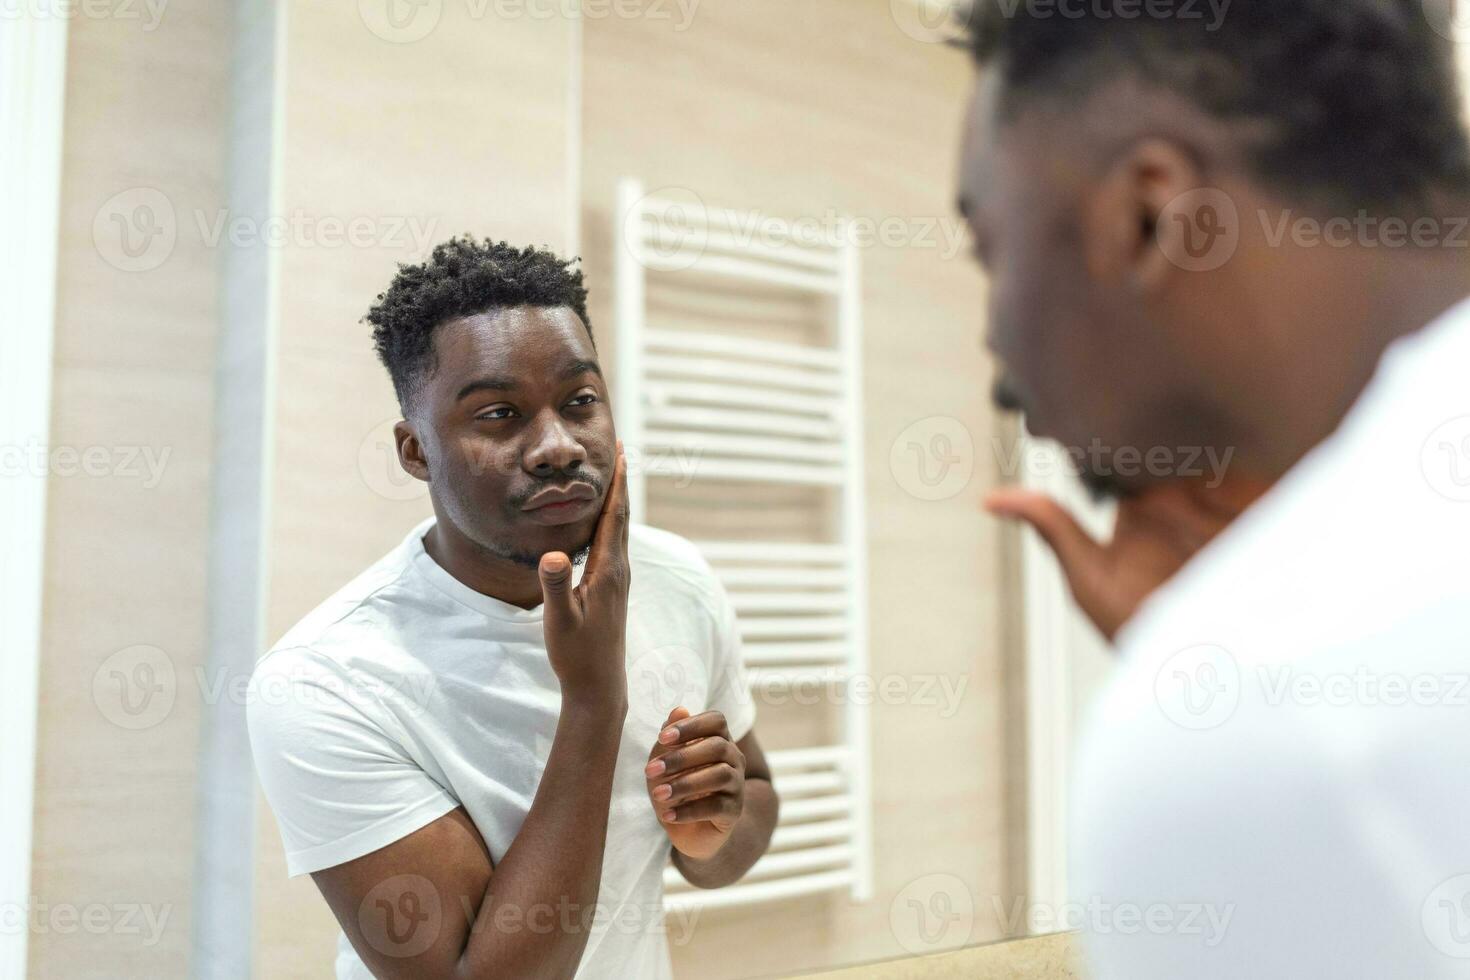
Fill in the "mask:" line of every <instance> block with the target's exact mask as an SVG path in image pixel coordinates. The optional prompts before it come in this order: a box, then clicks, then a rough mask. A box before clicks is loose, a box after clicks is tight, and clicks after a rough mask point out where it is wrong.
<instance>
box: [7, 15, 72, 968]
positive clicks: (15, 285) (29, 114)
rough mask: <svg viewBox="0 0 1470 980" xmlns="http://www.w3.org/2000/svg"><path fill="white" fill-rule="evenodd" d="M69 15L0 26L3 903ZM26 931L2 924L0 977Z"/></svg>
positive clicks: (33, 696) (37, 501)
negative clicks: (4, 205)
mask: <svg viewBox="0 0 1470 980" xmlns="http://www.w3.org/2000/svg"><path fill="white" fill-rule="evenodd" d="M66 37H67V20H66V18H65V17H64V16H44V15H43V16H37V15H35V14H34V13H26V14H22V16H20V17H19V18H15V19H11V18H6V19H5V20H4V21H3V22H0V193H4V194H5V196H6V198H7V200H8V201H9V202H10V203H9V204H8V205H7V209H6V219H5V220H4V221H3V222H0V323H3V324H4V328H3V329H0V454H3V455H0V468H3V472H0V541H4V542H5V544H4V546H3V547H0V624H3V626H0V629H3V630H4V634H3V636H4V642H3V645H0V649H3V650H4V656H3V657H0V744H3V745H4V746H5V751H4V754H3V755H0V903H3V907H4V908H6V909H8V910H9V911H10V913H11V914H12V915H13V914H15V913H16V911H18V910H19V911H21V914H22V915H26V913H25V911H24V910H26V909H28V908H29V905H30V888H31V840H32V830H33V828H32V814H33V812H34V809H35V774H36V706H37V695H38V691H39V681H40V656H41V596H42V582H43V574H44V569H45V549H46V531H45V528H46V474H47V471H48V469H49V466H48V465H47V463H48V461H49V459H50V452H49V440H50V422H51V369H52V363H51V351H52V337H53V335H54V333H55V318H56V258H57V224H58V220H59V216H60V209H61V139H62V114H63V109H64V93H65V87H66ZM28 938H29V936H28V930H26V929H15V930H8V929H7V930H3V931H0V976H6V977H23V976H25V975H26V956H27V939H28Z"/></svg>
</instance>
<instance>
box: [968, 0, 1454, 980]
mask: <svg viewBox="0 0 1470 980" xmlns="http://www.w3.org/2000/svg"><path fill="white" fill-rule="evenodd" d="M1224 7H1225V8H1226V9H1223V10H1217V9H1216V7H1215V6H1213V5H1209V4H1203V3H1201V4H1178V3H1157V4H1156V3H1149V4H1139V3H1136V2H1131V0H1116V2H1114V0H1102V2H1099V3H1092V4H1081V3H1077V4H1067V3H1057V4H1054V5H1053V4H1044V5H1043V4H1025V3H1023V4H1019V5H1017V4H1016V3H1010V2H1007V0H981V2H979V3H978V4H977V6H976V9H975V10H974V12H973V16H974V19H973V20H972V21H971V22H970V27H971V42H972V47H973V51H974V53H975V56H976V58H977V60H978V62H979V64H980V65H981V69H982V70H981V73H980V79H979V82H978V85H977V88H976V92H975V97H974V99H973V102H972V105H971V108H970V113H969V118H968V121H967V123H968V124H967V132H966V138H965V143H966V148H965V152H964V158H963V161H962V163H961V174H960V180H961V208H962V210H963V212H964V213H965V215H966V217H967V219H968V222H969V225H970V227H971V229H972V231H973V233H974V239H975V244H976V251H977V253H978V256H979V258H980V259H981V261H982V263H983V264H984V265H985V266H986V268H987V270H988V271H989V273H990V294H989V302H990V323H989V341H990V345H991V347H992V348H993V349H994V350H995V352H996V354H997V356H998V358H999V360H1000V362H1001V364H1002V367H1003V375H1002V382H1001V384H1000V386H999V394H1000V395H1001V399H1002V401H1003V403H1004V404H1006V405H1008V406H1010V407H1014V408H1021V409H1024V410H1025V411H1026V413H1027V422H1028V426H1029V427H1030V428H1031V429H1032V431H1034V432H1037V433H1038V434H1040V435H1044V436H1051V437H1054V438H1056V439H1058V440H1059V441H1060V442H1061V443H1062V444H1063V445H1064V446H1066V447H1068V448H1069V449H1070V450H1071V451H1072V453H1073V455H1074V458H1075V459H1077V460H1078V461H1079V462H1080V463H1082V464H1083V468H1084V470H1085V476H1086V478H1087V480H1088V482H1090V483H1091V484H1092V485H1093V486H1094V487H1095V488H1097V489H1099V490H1100V491H1108V492H1111V493H1113V494H1115V495H1117V496H1118V497H1119V521H1118V526H1117V530H1116V531H1115V533H1114V536H1113V537H1112V539H1111V540H1110V541H1108V542H1106V543H1099V542H1096V541H1094V540H1092V539H1091V538H1090V537H1089V536H1088V535H1087V534H1086V533H1085V532H1084V531H1083V530H1082V529H1081V528H1080V527H1079V526H1078V524H1077V523H1076V522H1075V521H1074V520H1073V519H1072V518H1071V517H1069V516H1068V515H1067V514H1066V513H1065V512H1064V511H1062V510H1061V509H1060V508H1059V507H1058V506H1057V505H1055V504H1054V503H1052V502H1050V501H1047V500H1044V499H1042V498H1039V497H1037V496H1035V495H1032V494H1028V493H1025V492H1019V491H1015V490H1009V491H1006V492H1004V493H1002V494H998V495H996V496H995V497H993V498H992V499H991V501H990V506H991V508H992V509H993V510H994V511H996V512H997V513H1000V514H1002V515H1005V516H1010V517H1015V518H1019V519H1022V520H1024V521H1026V522H1028V523H1030V524H1031V525H1032V526H1034V527H1036V528H1037V530H1038V531H1040V532H1041V534H1042V535H1043V537H1044V538H1045V539H1046V540H1047V542H1048V543H1049V544H1050V545H1051V546H1052V548H1053V550H1054V551H1055V552H1056V554H1057V556H1058V558H1059V559H1060V562H1061V565H1062V568H1063V570H1064V571H1065V572H1066V574H1067V577H1068V581H1069V583H1070V584H1071V586H1072V589H1073V592H1074V594H1075V596H1076V598H1077V599H1078V601H1079V603H1080V604H1081V606H1082V607H1083V609H1084V610H1085V611H1086V612H1087V613H1088V614H1089V615H1090V616H1091V617H1092V619H1093V620H1094V622H1096V623H1097V625H1098V626H1099V627H1100V628H1101V629H1102V630H1103V631H1104V633H1106V634H1108V635H1110V636H1113V637H1114V638H1115V639H1116V641H1117V644H1118V647H1119V666H1118V669H1117V671H1116V672H1115V673H1114V675H1113V677H1112V678H1111V680H1110V682H1109V683H1108V685H1107V687H1106V689H1105V690H1104V692H1103V693H1102V694H1101V696H1100V698H1099V700H1098V703H1097V704H1096V705H1094V706H1093V707H1092V710H1091V711H1090V713H1089V720H1088V721H1087V723H1086V724H1085V726H1084V727H1083V729H1082V732H1081V735H1080V737H1079V739H1078V744H1077V758H1076V772H1075V780H1074V788H1073V794H1072V797H1071V799H1070V801H1069V817H1070V822H1071V835H1070V838H1071V839H1070V845H1069V855H1068V857H1069V864H1070V894H1069V895H1068V896H1067V904H1066V906H1065V907H1063V908H1051V909H1047V910H1046V911H1049V912H1050V913H1052V915H1053V916H1055V917H1056V918H1058V919H1060V920H1061V921H1063V922H1065V923H1066V924H1068V925H1071V926H1073V927H1076V928H1080V929H1081V930H1082V932H1083V939H1084V949H1085V953H1086V963H1085V972H1086V974H1087V975H1088V976H1089V977H1094V978H1098V980H1113V978H1116V980H1177V978H1190V980H1212V978H1219V980H1225V978H1230V980H1245V978H1249V980H1256V978H1277V977H1291V978H1299V977H1319V976H1320V977H1332V978H1341V977H1355V978H1356V977H1363V978H1374V980H1378V978H1395V980H1397V978H1400V977H1403V978H1410V977H1412V978H1415V980H1423V978H1438V977H1445V978H1448V977H1463V976H1465V975H1466V974H1467V971H1470V832H1467V830H1466V828H1465V820H1464V814H1465V813H1466V811H1467V809H1470V778H1467V776H1470V738H1467V737H1466V735H1467V731H1470V727H1467V726H1470V561H1467V555H1470V385H1467V384H1466V382H1465V374H1466V369H1467V365H1470V300H1467V298H1466V297H1470V262H1467V261H1466V249H1467V246H1470V232H1467V227H1470V142H1467V138H1466V134H1465V131H1464V129H1463V126H1462V123H1461V105H1460V101H1459V99H1458V98H1457V85H1456V81H1455V74H1454V62H1455V58H1454V52H1453V50H1452V46H1451V45H1450V44H1449V43H1448V40H1447V39H1448V38H1449V37H1450V36H1451V35H1453V34H1454V33H1455V28H1457V26H1458V25H1456V24H1455V23H1454V22H1453V20H1452V15H1453V7H1452V5H1451V4H1449V3H1448V2H1444V3H1441V2H1438V0H1429V2H1423V0H1234V2H1233V3H1227V4H1225V5H1224ZM1214 14H1218V16H1214ZM1205 458H1210V459H1214V460H1229V461H1230V462H1229V476H1228V479H1227V480H1226V481H1225V482H1224V483H1218V485H1216V484H1217V480H1216V479H1215V478H1214V477H1215V474H1213V473H1212V472H1211V471H1210V470H1209V469H1208V468H1207V467H1203V466H1201V465H1200V461H1201V460H1202V459H1205ZM1161 583H1163V584H1161ZM1039 900H1043V901H1055V900H1057V899H1056V898H1055V897H1053V896H1046V897H1044V898H1041V897H1039Z"/></svg>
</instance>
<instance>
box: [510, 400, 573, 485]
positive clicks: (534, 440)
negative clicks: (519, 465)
mask: <svg viewBox="0 0 1470 980" xmlns="http://www.w3.org/2000/svg"><path fill="white" fill-rule="evenodd" d="M530 436H531V438H530V442H529V443H528V445H527V448H526V454H525V457H524V465H525V467H526V469H527V470H529V471H530V472H531V473H533V474H535V475H536V476H539V477H551V476H555V475H556V474H558V473H575V472H577V471H578V470H579V469H581V467H582V464H583V463H585V462H586V461H587V452H586V450H585V449H583V448H582V444H581V443H580V442H578V441H577V440H576V439H574V438H573V437H572V434H571V433H570V432H568V431H567V428H566V426H565V425H564V424H563V423H562V419H561V418H560V416H557V415H555V414H554V413H553V415H552V417H550V418H541V419H538V420H537V425H536V426H535V427H534V428H533V429H532V431H531V432H530Z"/></svg>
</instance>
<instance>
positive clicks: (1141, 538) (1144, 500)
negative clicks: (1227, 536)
mask: <svg viewBox="0 0 1470 980" xmlns="http://www.w3.org/2000/svg"><path fill="white" fill-rule="evenodd" d="M1266 489H1267V487H1266V486H1265V485H1264V484H1260V483H1256V482H1252V481H1246V480H1244V479H1234V480H1227V481H1226V482H1225V483H1223V484H1221V485H1220V486H1218V487H1206V486H1204V485H1203V484H1201V483H1196V482H1185V481H1175V482H1170V483H1161V484H1159V485H1158V486H1155V487H1150V488H1148V489H1146V490H1143V491H1140V492H1138V493H1136V494H1133V495H1131V496H1128V497H1124V498H1122V499H1121V500H1119V502H1118V522H1117V527H1116V529H1115V530H1114V531H1113V536H1112V538H1111V539H1110V540H1108V541H1106V542H1099V541H1095V540H1093V538H1092V537H1091V536H1090V535H1089V534H1088V533H1087V532H1086V531H1084V530H1083V529H1082V526H1081V525H1079V524H1078V523H1077V521H1076V520H1075V519H1073V517H1072V515H1071V514H1069V513H1067V511H1066V510H1064V509H1063V508H1062V506H1061V505H1060V504H1058V503H1057V502H1056V501H1055V500H1052V499H1051V498H1050V497H1048V496H1046V495H1045V494H1039V493H1034V492H1031V491H1028V490H1017V489H1009V488H1008V489H1005V490H997V491H995V492H994V493H992V494H991V495H990V496H989V497H987V498H986V500H985V507H986V509H987V510H989V511H990V512H991V513H993V514H995V515H997V516H999V517H1008V518H1013V519H1016V520H1021V521H1025V522H1026V523H1027V524H1030V525H1031V526H1032V527H1033V528H1035V529H1036V531H1037V533H1038V534H1040V535H1041V537H1042V539H1043V540H1044V541H1046V543H1047V546H1048V547H1050V548H1051V550H1052V551H1053V552H1054V553H1055V554H1056V556H1057V561H1058V562H1059V563H1060V564H1061V566H1062V574H1063V575H1065V576H1066V578H1067V585H1068V586H1069V587H1070V588H1071V590H1072V596H1073V597H1074V598H1075V599H1076V600H1077V605H1078V606H1080V607H1081V608H1082V611H1083V613H1085V614H1086V615H1087V618H1088V619H1090V620H1092V622H1093V625H1095V626H1096V627H1097V628H1098V629H1099V630H1100V631H1102V633H1103V635H1104V636H1106V637H1107V638H1108V639H1109V640H1111V639H1113V638H1114V637H1115V636H1116V635H1117V632H1118V630H1119V629H1120V628H1121V627H1122V625H1123V624H1124V623H1126V622H1127V621H1128V620H1129V619H1130V618H1131V617H1132V616H1133V614H1134V612H1136V611H1137V610H1138V607H1139V605H1140V604H1141V603H1142V602H1143V600H1144V599H1146V598H1148V596H1149V595H1150V594H1151V593H1152V592H1153V591H1154V590H1155V589H1157V588H1158V587H1159V586H1160V585H1162V584H1163V583H1164V582H1166V581H1168V580H1169V579H1170V578H1172V577H1173V576H1174V573H1175V572H1177V571H1179V569H1180V568H1182V567H1183V566H1184V563H1185V562H1187V561H1189V559H1190V558H1192V557H1193V556H1194V555H1195V553H1196V552H1198V551H1199V550H1200V549H1201V548H1203V547H1204V546H1205V545H1206V544H1208V543H1209V542H1210V540H1211V539H1213V538H1214V537H1215V535H1216V534H1219V533H1220V531H1222V530H1223V529H1224V528H1225V527H1226V526H1227V525H1228V524H1229V523H1230V522H1231V521H1233V520H1234V519H1235V518H1236V517H1237V516H1238V515H1239V514H1240V513H1241V511H1243V510H1245V508H1246V507H1248V506H1250V504H1251V503H1252V502H1254V501H1255V500H1256V498H1257V497H1259V496H1260V495H1261V494H1262V493H1263V492H1265V490H1266Z"/></svg>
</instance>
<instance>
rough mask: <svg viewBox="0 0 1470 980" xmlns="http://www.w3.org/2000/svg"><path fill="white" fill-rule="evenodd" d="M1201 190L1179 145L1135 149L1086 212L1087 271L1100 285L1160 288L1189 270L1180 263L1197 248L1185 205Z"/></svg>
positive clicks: (1154, 144)
mask: <svg viewBox="0 0 1470 980" xmlns="http://www.w3.org/2000/svg"><path fill="white" fill-rule="evenodd" d="M1202 189H1203V176H1202V174H1201V171H1200V169H1199V167H1198V165H1197V164H1196V163H1195V161H1194V159H1193V158H1192V157H1191V156H1190V155H1189V154H1188V153H1186V152H1184V151H1183V150H1182V149H1181V148H1180V147H1179V146H1178V145H1177V144H1174V143H1170V142H1167V141H1164V140H1145V141H1143V142H1141V143H1138V144H1136V145H1134V146H1133V147H1132V148H1131V149H1130V150H1129V151H1128V152H1127V153H1125V154H1123V155H1122V156H1121V157H1119V158H1118V160H1117V161H1116V162H1114V164H1113V165H1112V167H1110V168H1109V169H1108V171H1107V172H1106V173H1105V174H1104V175H1103V178H1102V180H1101V181H1099V182H1098V184H1097V185H1096V187H1095V189H1094V191H1093V193H1092V197H1091V199H1090V201H1089V202H1088V205H1087V207H1086V208H1085V210H1084V220H1085V226H1084V229H1083V231H1084V236H1085V241H1086V259H1087V267H1088V270H1089V271H1090V272H1091V273H1092V275H1093V276H1094V277H1095V278H1096V279H1097V281H1099V282H1104V283H1115V284H1120V285H1128V286H1130V287H1131V288H1133V289H1135V290H1138V291H1141V292H1154V291H1156V290H1158V289H1161V288H1162V287H1163V285H1164V283H1166V282H1167V281H1168V280H1169V279H1170V278H1171V277H1172V276H1174V275H1176V274H1178V273H1179V271H1180V270H1181V269H1182V268H1188V265H1181V263H1180V262H1179V261H1176V259H1177V258H1178V257H1186V256H1190V255H1192V254H1193V253H1194V251H1195V250H1197V248H1198V241H1197V239H1196V237H1195V229H1194V227H1193V226H1191V225H1190V223H1189V222H1190V220H1192V218H1193V215H1192V214H1191V215H1185V214H1184V213H1183V212H1182V211H1180V206H1181V202H1183V203H1184V204H1188V203H1189V202H1190V201H1191V200H1192V196H1191V195H1192V192H1200V191H1201V190H1202ZM1176 212H1178V213H1176Z"/></svg>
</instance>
